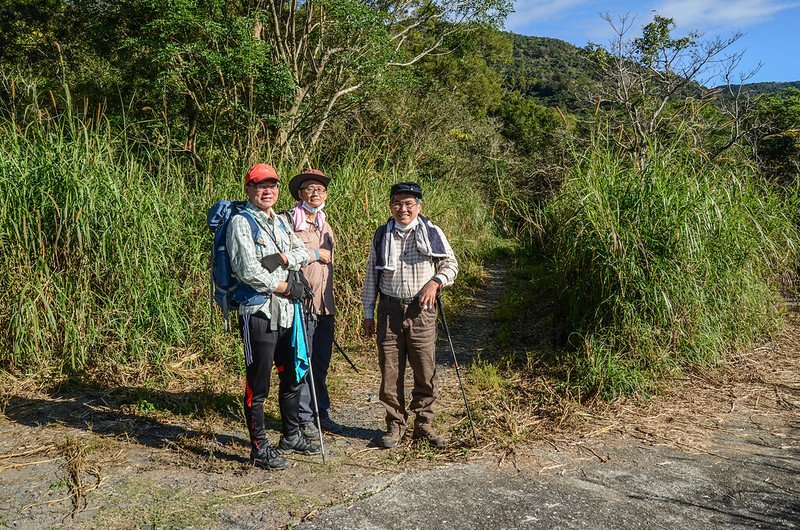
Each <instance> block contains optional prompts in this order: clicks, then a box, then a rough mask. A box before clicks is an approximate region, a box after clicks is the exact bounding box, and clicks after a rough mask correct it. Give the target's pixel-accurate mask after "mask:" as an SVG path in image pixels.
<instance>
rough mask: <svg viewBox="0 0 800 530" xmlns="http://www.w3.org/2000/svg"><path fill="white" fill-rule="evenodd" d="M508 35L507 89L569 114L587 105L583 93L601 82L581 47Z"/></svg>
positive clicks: (539, 38) (555, 40) (545, 39)
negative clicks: (509, 54) (509, 47)
mask: <svg viewBox="0 0 800 530" xmlns="http://www.w3.org/2000/svg"><path fill="white" fill-rule="evenodd" d="M508 35H509V37H510V38H511V41H512V43H513V49H514V51H513V54H514V55H513V60H512V62H511V64H510V65H509V66H508V67H507V70H506V79H505V84H506V87H507V88H509V89H511V90H517V91H519V92H520V93H522V94H523V95H525V96H528V97H533V98H536V99H538V100H539V101H540V102H542V103H544V104H545V105H548V106H560V107H563V108H566V109H568V110H570V111H575V110H579V109H580V108H583V107H584V106H586V105H587V104H588V99H587V98H586V94H587V92H589V91H590V90H589V88H590V87H593V86H595V85H597V84H598V83H600V72H599V70H598V68H597V66H596V65H595V64H594V63H592V62H591V61H590V60H589V59H588V58H587V57H585V56H584V55H583V54H582V53H581V49H580V48H578V47H576V46H573V45H572V44H569V43H568V42H564V41H562V40H558V39H551V38H547V37H528V36H525V35H517V34H514V33H509V34H508Z"/></svg>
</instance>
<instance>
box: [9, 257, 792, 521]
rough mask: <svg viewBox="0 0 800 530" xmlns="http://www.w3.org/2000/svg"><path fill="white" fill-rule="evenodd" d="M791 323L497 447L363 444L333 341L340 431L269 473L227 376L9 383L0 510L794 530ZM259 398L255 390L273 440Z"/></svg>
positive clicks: (476, 333) (481, 303) (466, 325)
mask: <svg viewBox="0 0 800 530" xmlns="http://www.w3.org/2000/svg"><path fill="white" fill-rule="evenodd" d="M504 274H505V271H504V269H503V268H502V267H501V266H494V267H491V268H489V270H488V279H487V282H486V287H485V289H484V290H483V291H482V292H481V293H479V296H477V297H476V299H475V301H474V302H473V303H471V304H469V305H468V306H466V307H464V308H463V311H461V312H460V313H459V315H449V314H448V322H449V324H450V328H451V331H452V338H453V345H454V348H455V349H456V353H457V355H458V357H459V361H460V362H461V364H462V367H463V369H468V365H469V360H470V359H471V358H473V357H474V356H475V355H476V354H482V353H484V352H486V350H484V348H486V347H487V346H486V345H487V344H491V340H490V339H491V334H492V332H493V326H492V325H491V323H490V322H489V321H488V319H487V315H488V314H489V313H490V311H491V308H492V307H494V306H495V304H496V303H497V300H498V299H499V296H500V293H501V291H502V285H503V278H504V276H503V275H504ZM798 330H800V315H798V314H797V313H793V314H792V315H790V324H789V327H788V328H787V330H786V332H784V333H783V334H782V335H781V336H780V337H778V339H777V340H776V341H775V343H774V344H770V345H767V346H765V348H764V349H762V351H759V352H758V355H757V356H752V358H751V357H747V356H743V357H742V359H740V360H739V362H738V364H737V365H735V366H734V367H733V369H732V370H731V371H730V373H729V374H728V375H725V376H722V377H720V378H717V379H713V380H711V379H708V380H693V381H686V382H684V383H680V382H679V383H677V384H676V385H677V387H680V386H681V385H686V388H691V394H683V395H680V393H679V392H677V391H676V394H675V395H674V396H672V397H670V396H667V397H665V398H663V399H659V400H654V401H653V402H651V403H649V404H645V405H642V404H641V403H638V404H634V403H632V404H630V405H626V404H625V403H620V404H616V405H615V406H614V407H613V408H609V409H608V410H605V411H598V410H585V411H577V414H576V416H577V417H579V418H581V421H582V424H581V426H580V427H579V428H578V429H577V430H575V431H574V432H571V433H567V432H561V433H553V435H552V436H547V437H544V438H543V439H540V440H536V441H531V442H530V443H526V444H521V445H519V446H516V447H514V450H513V452H511V453H503V454H500V455H498V454H496V453H492V452H490V451H484V452H466V451H464V452H462V451H458V450H457V448H455V449H454V448H451V449H450V450H449V451H446V452H440V453H434V452H432V451H430V450H427V449H425V448H424V447H423V448H420V447H417V446H414V445H411V442H410V441H406V442H404V443H403V444H402V445H401V446H400V447H398V448H397V449H393V450H389V451H386V450H381V449H378V448H377V447H375V444H374V440H375V439H376V437H377V436H378V434H379V432H380V429H381V428H382V418H383V409H382V407H381V406H380V404H379V403H378V402H377V398H376V393H377V388H378V379H379V378H378V371H377V366H376V364H377V363H376V362H375V361H374V353H369V352H361V353H357V354H356V355H353V352H350V353H351V355H353V356H354V357H355V358H356V360H357V362H358V363H359V368H360V370H361V373H360V374H358V375H357V374H354V373H353V372H351V371H350V369H349V367H348V366H347V365H346V363H345V362H344V361H342V360H341V359H339V358H337V361H336V363H335V365H334V367H333V371H332V374H331V380H332V384H333V387H334V388H333V391H334V409H333V412H334V413H335V417H336V419H337V420H338V421H340V422H341V423H343V424H345V425H347V429H346V431H345V433H344V434H343V435H342V436H327V437H326V448H327V449H328V453H329V456H328V458H327V461H326V463H325V464H323V463H322V462H321V459H320V458H319V457H293V458H292V459H293V462H294V466H293V467H292V468H291V469H289V470H287V471H284V472H266V471H263V470H258V469H253V468H250V467H249V466H247V465H246V463H245V457H246V455H247V442H246V439H245V434H244V424H243V420H242V419H241V413H240V411H239V405H238V403H239V399H240V398H239V395H238V392H239V384H238V381H236V380H233V379H230V380H220V381H213V384H211V385H210V386H209V383H206V384H205V385H200V384H193V385H187V384H185V385H183V387H177V388H170V389H166V390H153V389H149V388H143V387H126V388H115V389H110V390H105V391H74V390H73V391H62V392H56V391H51V392H42V391H36V390H31V389H29V388H26V386H25V385H24V384H23V382H17V381H13V380H11V381H9V384H8V385H7V386H6V389H5V390H4V393H3V401H2V404H3V406H2V409H0V410H2V411H3V415H0V527H8V528H36V529H39V528H163V527H167V528H282V527H287V526H292V527H294V526H297V525H298V524H300V523H303V521H305V522H304V523H303V524H304V525H306V526H308V527H310V528H338V527H345V526H346V527H360V528H454V527H455V528H467V527H470V528H475V527H489V526H491V527H497V528H518V527H523V528H524V527H537V528H540V527H567V528H569V527H576V528H577V527H583V526H596V527H607V528H611V527H626V528H640V527H642V528H644V527H652V526H686V527H695V528H700V527H702V526H708V525H709V524H714V525H717V526H719V525H721V526H750V527H796V526H797V525H798V521H799V520H800V515H799V513H800V507H799V506H798V501H797V499H798V498H800V479H798V478H797V477H799V476H800V421H798V414H797V413H798V411H800V381H798V380H799V379H800V378H799V377H797V374H798V373H800V353H799V352H800V347H798V344H799V343H800V340H799V339H798V336H800V332H799V331H798ZM442 339H443V337H442ZM437 351H438V357H437V361H438V362H439V364H440V371H439V373H440V379H441V386H442V398H441V400H440V405H439V406H440V409H439V410H441V411H442V412H443V413H442V414H441V418H442V422H443V425H444V427H445V428H446V429H447V430H448V432H450V433H453V432H456V431H458V432H463V431H464V421H465V420H464V418H463V401H462V400H461V394H460V392H459V391H458V381H457V380H456V377H455V373H454V370H453V369H452V355H451V353H450V350H449V346H448V345H447V343H446V342H445V341H444V340H441V341H440V344H439V345H438V350H437ZM490 353H491V352H486V354H487V356H488V355H489V354H490ZM756 358H757V359H758V363H756V362H755V361H753V360H751V359H756ZM274 402H275V395H274V390H273V391H272V392H271V395H270V397H269V403H270V407H271V408H270V409H269V410H268V415H269V422H270V423H269V426H270V427H271V428H272V431H271V432H272V434H271V438H272V439H273V441H275V439H276V435H275V432H276V428H277V427H278V423H277V419H278V415H277V410H276V409H275V406H274ZM432 499H437V500H438V502H432ZM411 505H413V506H415V507H417V509H415V510H414V511H411V510H409V506H411Z"/></svg>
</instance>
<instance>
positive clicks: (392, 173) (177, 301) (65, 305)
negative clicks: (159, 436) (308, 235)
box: [0, 90, 491, 376]
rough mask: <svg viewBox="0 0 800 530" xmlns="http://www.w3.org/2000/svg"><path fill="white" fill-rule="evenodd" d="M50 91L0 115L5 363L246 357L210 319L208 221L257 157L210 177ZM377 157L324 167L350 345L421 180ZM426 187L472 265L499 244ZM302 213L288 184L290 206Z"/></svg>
mask: <svg viewBox="0 0 800 530" xmlns="http://www.w3.org/2000/svg"><path fill="white" fill-rule="evenodd" d="M8 92H10V91H8ZM39 96H40V95H39V94H37V93H36V92H35V90H32V92H31V93H30V94H28V98H27V103H26V104H25V105H24V106H23V105H22V104H20V103H19V101H20V100H22V99H23V98H22V96H20V95H19V94H18V95H17V100H16V101H12V102H11V104H8V105H6V106H5V107H4V108H2V109H0V245H1V250H0V288H2V291H3V293H4V298H5V301H4V303H3V304H1V305H0V321H2V322H3V323H4V325H3V326H2V327H1V328H0V363H2V365H4V366H6V367H8V368H9V369H11V370H12V371H15V372H22V371H37V370H51V371H55V372H59V371H62V370H65V371H67V372H79V371H82V370H90V371H95V372H102V371H111V372H115V371H120V370H123V371H124V370H126V369H128V368H131V369H132V371H133V372H134V373H138V374H140V375H141V376H146V375H147V374H149V373H150V372H152V371H154V370H155V371H158V370H161V369H163V368H164V367H165V366H167V365H168V363H170V362H173V361H176V360H180V359H182V358H187V356H188V355H189V354H192V355H191V358H192V359H197V360H198V361H199V362H202V361H204V360H209V359H215V360H216V359H219V358H223V359H228V358H233V359H235V358H237V356H238V350H239V344H238V341H237V339H236V338H235V335H225V334H224V333H223V332H222V327H223V326H222V325H221V323H220V321H219V319H217V320H216V322H213V323H210V322H209V304H208V253H209V249H210V241H211V237H210V234H209V233H208V230H207V228H206V226H205V214H206V211H207V209H208V208H209V207H210V206H211V205H212V204H213V203H214V202H215V201H216V200H218V199H220V198H230V199H241V198H244V192H243V190H242V186H241V179H242V175H243V173H244V171H245V170H246V167H247V166H248V165H249V163H248V161H244V160H237V159H235V158H230V157H225V156H218V157H216V158H213V159H210V160H209V161H208V164H207V170H206V172H205V173H203V174H198V173H197V172H196V170H195V168H194V166H193V165H190V164H189V163H188V162H187V161H184V160H182V159H181V158H176V156H180V155H175V154H174V153H172V152H170V151H169V150H168V149H162V148H159V147H157V146H155V145H154V144H155V143H156V142H153V144H148V143H144V144H143V143H141V142H140V143H136V144H134V143H132V142H130V141H129V140H128V138H127V136H126V130H127V129H126V128H124V127H121V128H118V127H115V126H112V125H111V124H110V123H109V121H108V120H106V119H105V118H104V116H103V115H102V113H100V112H95V113H93V112H90V111H87V110H86V109H84V111H83V112H81V113H76V112H74V109H73V108H72V106H71V105H70V101H69V97H68V93H67V94H66V96H65V97H62V98H61V99H58V98H56V97H54V96H52V95H50V96H49V98H48V99H50V100H51V101H52V102H53V105H48V107H49V108H50V109H51V110H49V111H48V110H45V109H44V107H42V106H40V105H39V104H38V103H37V101H38V100H39V99H38V98H39ZM53 108H55V109H57V110H55V111H53V110H52V109H53ZM267 158H268V157H265V159H267ZM372 159H373V158H372V157H370V156H369V154H368V153H365V154H357V153H354V154H353V155H352V156H351V157H350V159H349V160H348V161H346V162H345V163H343V164H342V165H341V167H334V168H322V169H324V170H325V171H326V172H327V173H328V174H330V175H332V176H333V183H332V184H331V186H330V197H329V203H328V208H327V211H328V213H329V216H330V217H329V218H330V220H331V223H332V225H333V226H334V229H335V231H336V236H337V243H338V245H337V256H336V270H335V285H336V293H337V296H338V299H339V309H340V313H339V314H340V317H339V320H338V327H339V329H338V332H337V334H338V336H339V337H340V340H341V337H342V336H347V337H353V338H355V333H356V330H357V324H358V323H359V322H360V307H359V305H360V299H359V298H360V295H359V293H360V288H361V281H362V280H361V279H362V277H363V268H364V264H365V263H366V253H367V251H368V248H369V241H370V239H371V236H372V233H373V231H374V229H375V227H377V226H378V224H380V223H381V222H382V221H384V220H385V218H386V216H388V189H389V186H390V185H391V184H392V183H393V182H394V181H396V180H400V179H405V178H413V176H414V175H413V168H411V169H405V170H402V171H401V170H399V169H394V168H390V167H381V168H375V167H372V165H371V163H370V160H372ZM265 161H269V160H265ZM272 162H273V163H274V162H275V161H272ZM282 162H283V163H276V164H274V165H276V166H277V168H278V169H279V174H280V175H282V176H283V177H284V179H285V180H288V178H287V177H289V176H291V174H292V169H293V168H292V167H291V161H282ZM294 169H296V168H294ZM424 185H425V191H426V195H427V196H429V197H430V198H431V199H430V201H426V204H425V208H426V210H425V211H426V212H428V213H430V214H431V215H432V216H433V217H434V218H435V219H436V221H437V222H438V223H440V224H441V225H442V226H443V227H444V229H445V230H446V231H447V232H448V233H450V234H453V239H454V246H455V247H456V249H457V252H458V253H459V256H460V257H461V258H462V259H466V260H469V259H474V257H475V255H476V253H477V252H479V250H480V247H481V246H482V245H485V244H487V242H488V241H490V240H491V236H490V223H489V222H488V219H487V214H486V211H485V209H484V208H483V207H482V206H481V205H480V204H473V205H471V207H470V208H469V209H468V210H466V211H465V210H463V209H461V208H460V204H459V201H460V200H461V198H462V196H466V195H467V194H468V192H469V190H468V187H467V186H466V185H465V184H461V183H459V182H450V181H447V180H444V179H443V180H441V181H439V182H428V183H424ZM291 203H292V200H291V198H290V197H289V194H288V190H286V188H285V185H283V186H282V195H281V198H280V202H279V207H281V208H285V207H288V206H289V205H290V204H291ZM451 212H459V213H458V214H454V213H451Z"/></svg>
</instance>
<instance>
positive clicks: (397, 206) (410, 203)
mask: <svg viewBox="0 0 800 530" xmlns="http://www.w3.org/2000/svg"><path fill="white" fill-rule="evenodd" d="M418 204H419V203H418V202H417V201H415V200H414V199H409V200H407V201H396V202H391V203H389V206H391V207H392V209H393V210H401V209H403V208H405V209H406V210H411V209H413V208H414V207H415V206H417V205H418Z"/></svg>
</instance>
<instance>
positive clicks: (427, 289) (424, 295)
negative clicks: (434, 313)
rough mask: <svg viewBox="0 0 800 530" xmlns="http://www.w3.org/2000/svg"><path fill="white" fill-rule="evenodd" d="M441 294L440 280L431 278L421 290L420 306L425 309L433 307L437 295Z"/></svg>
mask: <svg viewBox="0 0 800 530" xmlns="http://www.w3.org/2000/svg"><path fill="white" fill-rule="evenodd" d="M437 294H439V282H437V281H436V280H430V281H429V282H428V283H426V284H425V285H424V286H423V287H422V290H421V291H420V292H419V308H420V309H422V310H423V311H427V310H428V309H433V307H434V306H435V305H436V295H437Z"/></svg>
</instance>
